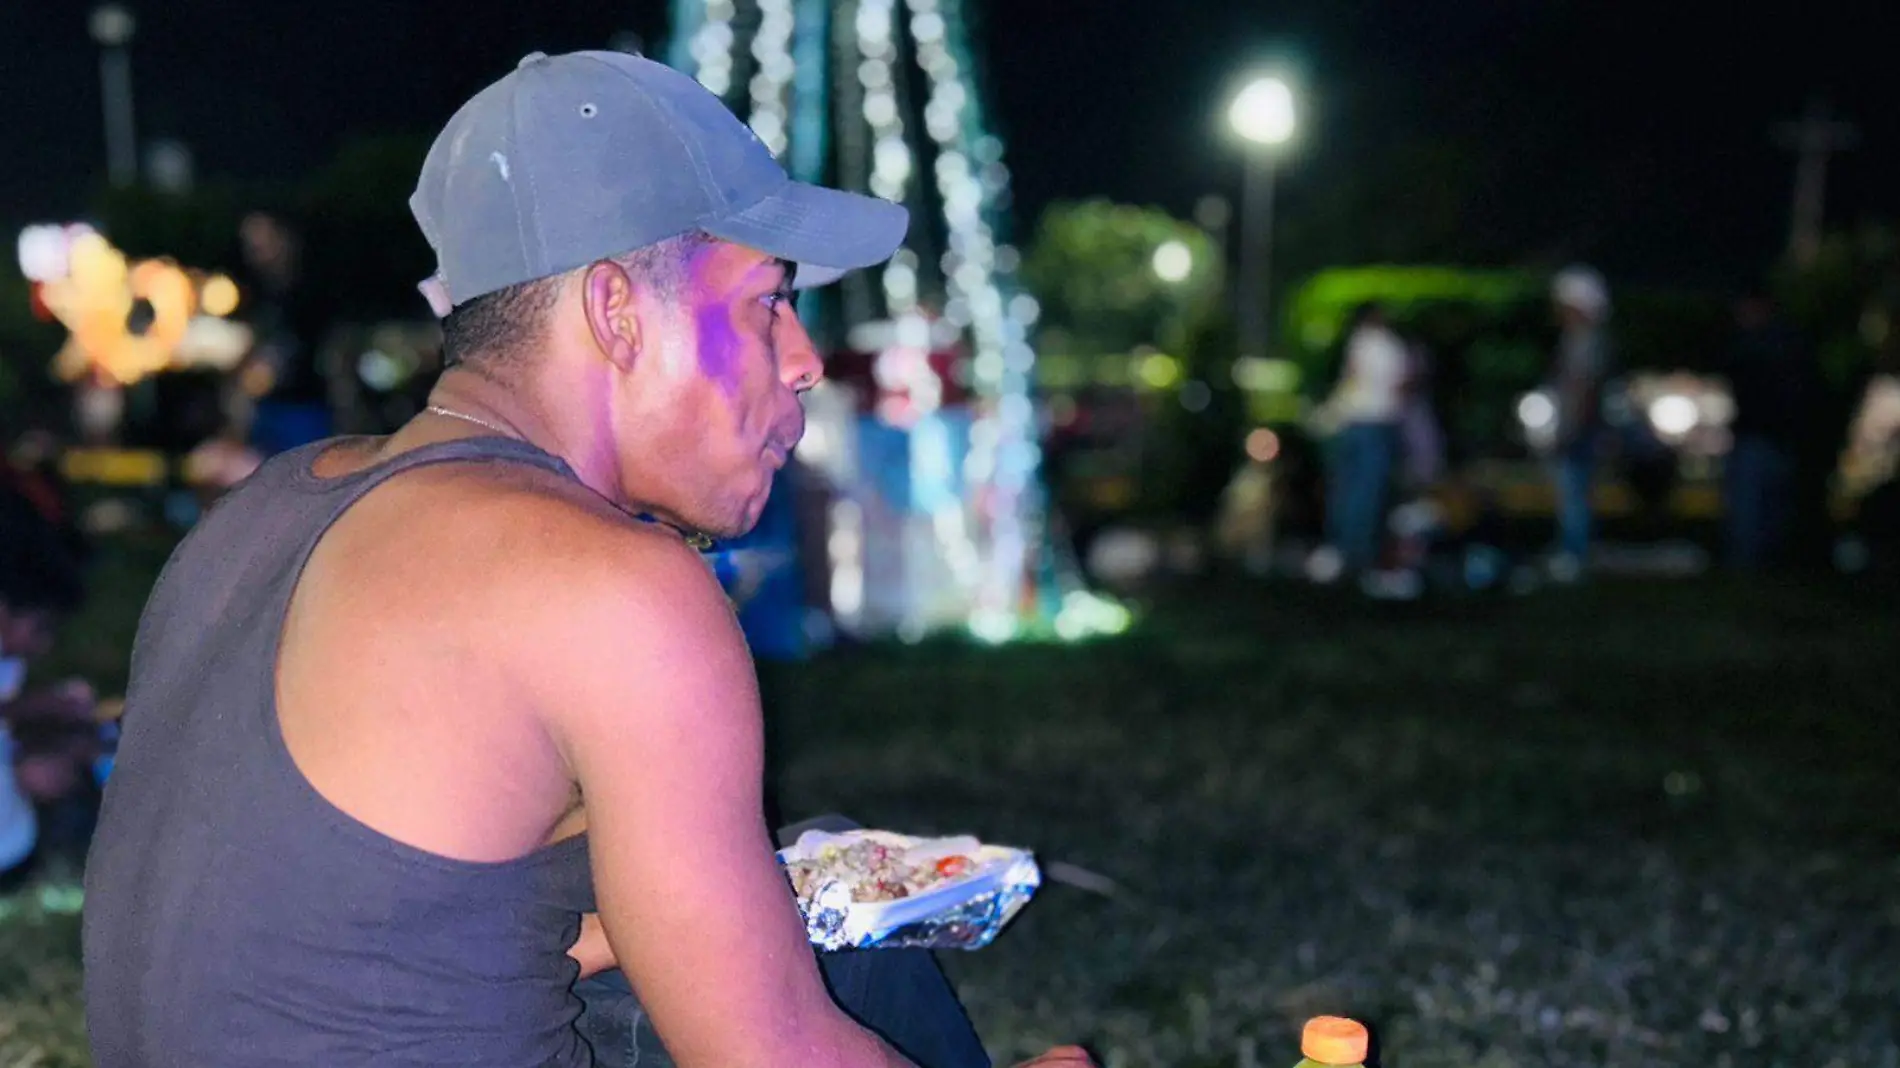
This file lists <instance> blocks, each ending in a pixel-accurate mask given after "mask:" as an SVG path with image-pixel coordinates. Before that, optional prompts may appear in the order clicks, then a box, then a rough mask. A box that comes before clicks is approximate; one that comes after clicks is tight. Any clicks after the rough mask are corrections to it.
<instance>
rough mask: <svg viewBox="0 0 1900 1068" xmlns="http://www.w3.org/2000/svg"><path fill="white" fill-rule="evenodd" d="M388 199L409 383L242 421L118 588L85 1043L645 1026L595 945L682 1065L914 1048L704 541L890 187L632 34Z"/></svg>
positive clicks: (520, 73)
mask: <svg viewBox="0 0 1900 1068" xmlns="http://www.w3.org/2000/svg"><path fill="white" fill-rule="evenodd" d="M411 204H412V207H413V208H414V210H415V214H416V218H417V221H418V222H419V223H420V224H421V226H422V230H423V233H424V234H425V235H426V236H427V237H428V239H429V241H430V243H431V245H432V246H433V247H434V248H435V251H436V255H437V258H438V263H439V267H440V279H439V283H438V285H437V286H436V287H435V288H436V289H437V291H438V295H439V296H442V297H444V298H446V301H445V302H446V303H447V304H448V305H449V306H450V310H449V311H448V315H447V318H446V319H445V321H444V323H443V333H444V339H445V350H446V354H447V358H448V359H449V360H450V361H451V362H452V363H453V364H454V367H453V369H451V370H449V371H448V372H446V373H445V374H444V375H443V376H442V379H441V382H440V383H439V384H438V386H437V387H436V389H435V391H434V393H433V394H432V395H431V398H430V400H431V403H430V406H429V408H428V410H427V412H426V413H424V414H422V415H420V416H418V417H417V418H416V419H415V420H413V421H412V422H410V423H409V424H408V425H407V426H404V427H403V428H402V429H401V430H399V431H397V432H396V433H395V434H394V435H392V436H390V437H388V438H383V439H373V440H364V439H356V440H344V441H335V442H320V443H317V444H315V445H311V446H307V447H304V448H301V449H296V450H292V451H290V452H288V453H284V454H282V455H280V456H278V457H275V458H273V459H272V460H271V461H269V462H268V463H266V464H265V465H264V466H263V467H262V468H261V469H260V470H259V471H258V473H257V474H255V475H254V476H253V477H252V478H250V479H249V480H248V481H246V482H245V483H244V484H243V485H241V486H239V487H238V488H237V489H235V490H234V491H233V492H232V493H231V494H230V495H229V496H227V497H226V498H224V499H223V500H222V501H220V503H219V504H218V506H217V507H216V508H214V509H213V510H212V511H211V512H210V513H209V514H208V515H207V516H206V517H205V519H204V520H203V522H202V523H201V524H200V525H199V526H198V527H197V528H196V529H195V530H194V531H193V532H192V534H191V536H190V537H188V538H187V539H186V540H185V542H184V544H183V545H182V546H181V547H180V548H179V550H178V551H177V553H176V555H174V557H173V559H172V561H171V563H170V564H169V566H168V567H167V568H166V571H165V574H164V576H163V578H162V579H161V580H160V582H159V585H158V587H157V589H156V590H155V591H154V592H153V594H152V598H151V602H150V604H149V605H148V607H147V609H146V612H145V615H144V617H143V619H142V621H141V624H140V628H139V635H138V640H137V644H136V646H135V648H134V651H133V657H132V681H131V686H130V689H129V691H128V693H127V695H126V710H125V713H124V718H123V724H124V726H123V734H122V738H121V743H120V748H119V753H118V758H117V763H116V766H115V768H114V771H113V775H112V780H111V783H110V785H109V787H108V789H107V792H106V799H105V807H104V811H103V814H102V817H101V826H100V831H99V835H98V838H97V839H96V842H95V847H94V851H93V854H92V857H91V859H90V862H89V865H88V868H87V873H86V914H85V967H86V979H85V981H86V1011H87V1017H88V1023H89V1028H90V1032H91V1039H92V1045H93V1052H94V1056H95V1058H96V1061H97V1064H98V1068H160V1066H167V1068H169V1066H176V1068H238V1066H243V1068H266V1066H277V1065H281V1066H322V1068H346V1066H352V1065H365V1066H367V1065H376V1066H400V1065H414V1066H425V1065H426V1066H429V1068H440V1066H443V1065H457V1066H462V1068H484V1066H494V1068H547V1066H555V1068H563V1066H581V1065H587V1064H590V1063H593V1061H594V1058H595V1057H598V1058H599V1059H600V1060H601V1061H602V1062H603V1063H610V1064H628V1063H631V1058H632V1056H633V1054H632V1052H631V1051H630V1050H628V1049H624V1048H602V1049H595V1050H592V1051H591V1052H590V1050H589V1048H588V1047H587V1045H586V1044H585V1043H584V1042H583V1040H582V1037H581V1035H580V1033H579V1032H578V1031H577V1030H576V1028H575V1027H574V1020H575V1018H576V1016H577V1014H578V1013H579V1011H580V1005H579V1002H578V1001H577V999H576V998H575V996H574V994H573V992H572V987H573V984H574V982H575V979H576V977H577V975H589V974H594V973H600V972H604V971H607V970H609V969H614V968H618V969H619V970H620V971H621V972H622V973H624V975H625V977H626V979H627V981H628V982H627V988H628V989H629V990H630V991H632V992H637V995H638V1006H639V1008H638V1010H631V1009H630V1010H629V1011H640V1012H642V1013H644V1014H645V1015H646V1016H647V1017H650V1019H651V1023H652V1027H653V1030H654V1031H655V1032H657V1034H658V1036H659V1037H660V1039H661V1040H662V1041H663V1042H664V1044H665V1047H666V1050H667V1052H668V1053H670V1055H671V1057H672V1058H673V1059H674V1060H675V1061H676V1062H677V1063H678V1064H680V1065H683V1066H688V1068H748V1066H785V1068H829V1066H884V1065H898V1064H905V1063H908V1062H907V1060H906V1058H905V1056H904V1054H903V1053H900V1051H899V1049H898V1048H895V1047H894V1046H893V1045H892V1044H891V1043H889V1042H886V1041H885V1040H884V1039H882V1038H880V1037H879V1035H878V1034H876V1033H874V1032H873V1030H871V1029H870V1028H868V1027H867V1026H865V1024H864V1023H861V1022H860V1021H858V1020H856V1019H854V1018H853V1017H852V1016H851V1015H849V1014H848V1013H847V1012H846V1011H844V1009H842V1008H840V1006H839V1005H838V1004H837V1003H835V1002H834V1001H833V999H832V997H831V996H829V994H828V993H827V991H826V988H825V986H824V984H823V982H822V981H821V979H820V972H819V968H818V965H817V963H816V961H815V960H814V956H813V954H812V952H811V949H810V946H809V945H808V944H807V942H806V939H805V933H804V929H803V926H802V925H801V923H800V921H799V917H798V913H797V909H796V907H795V905H794V902H793V900H792V897H791V894H790V891H789V889H788V887H787V884H786V880H785V878H784V876H783V874H782V872H781V871H780V870H779V868H778V867H777V864H776V861H775V858H774V856H773V843H772V840H771V837H770V835H768V833H767V830H766V827H765V826H764V820H763V817H762V797H761V775H762V756H761V751H762V741H761V735H762V729H761V723H760V718H761V717H760V709H759V698H758V691H757V684H756V680H755V678H754V675H753V671H752V663H751V660H750V658H749V656H748V655H747V651H746V648H745V643H744V640H743V637H742V635H741V633H740V631H739V628H738V626H737V625H736V623H735V621H734V619H733V614H732V611H731V608H730V606H729V605H728V604H727V602H726V600H725V598H724V596H723V595H722V593H721V590H720V588H719V585H718V583H717V582H716V581H715V579H714V577H713V575H712V573H711V572H710V570H709V569H708V568H707V567H706V565H705V563H704V562H703V561H702V560H701V559H700V557H699V555H698V553H697V552H695V551H694V545H693V543H694V542H695V541H697V540H698V538H697V535H698V534H699V533H700V532H705V533H706V534H710V535H715V536H728V535H733V534H737V533H740V532H742V531H744V530H746V529H748V528H749V527H751V526H752V525H753V524H754V523H755V522H756V521H757V519H758V516H759V512H760V509H761V508H762V507H763V506H764V504H765V500H766V497H767V494H768V493H769V492H770V490H771V487H772V481H773V475H774V473H775V472H776V471H777V470H778V469H779V468H780V467H782V466H783V465H784V463H785V461H786V458H787V456H788V455H789V454H790V452H791V450H792V447H793V446H794V444H796V442H797V441H798V439H799V436H800V435H801V434H802V432H803V429H804V417H803V413H802V410H801V408H800V403H799V395H800V394H801V393H803V392H804V391H805V390H807V389H809V388H811V386H812V385H813V384H814V383H816V382H817V380H818V378H819V377H820V375H821V374H822V373H823V368H822V366H821V365H820V361H819V357H818V354H817V353H816V352H815V351H814V349H813V346H812V343H811V339H810V338H809V337H807V336H806V334H805V331H804V329H803V328H802V327H801V326H800V325H799V323H798V319H797V318H796V316H795V315H794V314H793V312H792V308H791V301H790V296H791V291H792V287H793V285H794V283H795V282H796V283H797V284H801V285H804V284H817V283H819V282H822V281H824V280H827V279H829V278H832V277H836V276H837V275H838V274H839V273H841V272H843V271H846V270H850V269H854V268H859V267H864V266H867V265H871V264H875V263H878V262H881V261H882V260H884V259H885V258H887V257H889V256H890V255H891V254H892V252H893V251H894V250H895V249H896V248H897V246H898V244H899V242H900V241H901V239H902V237H903V235H904V230H905V226H906V216H905V213H904V211H903V209H901V208H898V207H896V206H894V205H890V204H886V203H882V202H879V201H875V200H871V199H869V198H865V197H859V196H855V195H850V194H844V193H839V192H835V191H831V190H825V189H819V188H815V187H811V186H805V185H801V184H797V183H793V182H791V181H789V180H788V179H787V178H786V176H785V173H784V172H783V171H782V170H781V169H780V168H779V166H778V165H777V163H776V162H775V161H773V159H772V158H771V156H770V154H769V153H768V152H767V151H766V149H765V148H764V147H763V146H762V145H761V144H760V143H759V142H758V140H757V139H756V138H754V137H753V136H752V135H751V133H750V132H749V131H748V130H747V129H746V128H745V127H744V126H743V125H742V124H740V123H739V121H738V120H737V119H735V118H734V117H733V116H732V114H731V113H730V112H728V111H726V110H725V108H724V107H723V105H722V104H721V103H720V102H719V100H718V99H717V98H716V97H714V96H712V95H711V94H710V93H708V92H707V91H706V90H704V89H703V88H701V87H700V86H699V85H698V84H697V83H695V82H694V81H693V80H692V79H690V78H688V77H686V76H684V75H681V74H679V73H677V72H675V71H672V70H669V69H667V68H665V67H662V66H660V65H658V64H655V63H651V62H648V61H646V60H644V59H639V58H636V57H633V56H630V55H625V54H621V53H579V54H574V55H567V56H560V57H554V58H550V57H547V56H543V55H538V54H537V55H533V56H529V57H528V58H527V59H525V60H523V61H522V63H521V64H520V66H519V68H518V69H516V70H515V71H514V72H512V73H511V74H509V75H508V76H506V77H504V78H503V79H501V80H500V81H499V82H497V83H496V84H494V85H492V86H490V87H489V88H487V89H485V90H483V91H482V92H481V93H479V94H477V95H476V96H475V97H474V99H472V100H470V101H469V102H468V103H467V104H466V105H464V106H463V108H462V109H461V110H460V111H458V112H457V113H456V115H455V116H454V117H453V118H452V119H451V120H450V121H449V124H448V127H447V129H445V130H444V131H443V133H442V135H441V136H440V137H439V138H438V139H437V141H436V143H435V145H434V147H433V148H432V149H431V150H430V153H429V156H428V159H427V161H426V162H425V164H424V166H423V172H422V177H421V181H420V184H419V187H418V188H417V190H416V193H415V196H414V198H413V200H412V201H411ZM378 252H379V250H376V249H365V250H363V254H365V255H376V254H378ZM955 1008H956V1006H955V1004H954V1001H948V1002H947V1003H946V1002H945V1001H944V1000H942V999H939V1000H938V1001H937V1002H935V1003H929V1004H924V1003H919V1004H915V1005H912V1006H910V1007H908V1009H906V1008H905V1007H904V1006H901V1005H900V1006H898V1007H897V1008H896V1010H895V1015H896V1016H897V1017H898V1018H897V1019H891V1020H886V1021H882V1023H883V1024H884V1026H883V1027H881V1028H880V1030H887V1031H888V1032H890V1033H892V1034H895V1033H897V1032H898V1031H900V1030H901V1029H902V1025H904V1024H905V1023H906V1022H908V1021H910V1020H911V1019H914V1018H922V1017H926V1016H929V1015H931V1014H943V1013H946V1012H953V1011H955ZM873 1026H876V1024H873ZM901 1044H902V1043H901V1041H900V1042H899V1045H901ZM979 1053H980V1051H979ZM1040 1063H1043V1064H1048V1065H1054V1064H1058V1063H1060V1064H1084V1063H1086V1058H1085V1056H1084V1055H1083V1054H1081V1053H1080V1052H1079V1051H1077V1050H1073V1049H1063V1050H1057V1051H1052V1053H1051V1054H1049V1055H1047V1056H1046V1057H1045V1058H1043V1059H1042V1061H1041V1062H1040Z"/></svg>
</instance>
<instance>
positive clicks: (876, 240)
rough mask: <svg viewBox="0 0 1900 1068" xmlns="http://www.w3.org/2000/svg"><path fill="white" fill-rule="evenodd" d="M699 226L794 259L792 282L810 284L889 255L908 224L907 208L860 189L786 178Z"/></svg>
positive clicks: (801, 286) (803, 286) (824, 281)
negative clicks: (740, 207)
mask: <svg viewBox="0 0 1900 1068" xmlns="http://www.w3.org/2000/svg"><path fill="white" fill-rule="evenodd" d="M704 229H705V231H706V232H707V233H709V234H711V235H713V236H714V237H717V238H721V239H723V240H726V241H731V242H734V243H735V244H740V245H745V246H746V247H748V248H755V249H758V250H759V251H760V252H764V253H767V254H769V255H772V256H777V257H778V258H780V259H784V260H790V261H792V262H793V263H796V264H798V275H797V277H796V279H795V280H794V282H793V285H794V286H795V287H796V288H798V289H811V288H813V287H814V286H822V285H825V284H827V283H829V282H835V281H837V280H838V279H839V278H841V277H843V276H844V275H845V274H848V273H849V272H851V271H855V270H859V269H860V268H864V267H874V266H876V265H877V264H880V263H883V262H884V261H885V260H888V259H890V258H891V256H892V255H893V254H895V253H896V252H897V250H898V248H899V247H901V246H902V245H903V243H904V235H905V234H906V233H908V232H909V230H910V212H909V211H907V210H905V208H904V206H903V205H901V204H893V203H891V202H890V201H888V200H879V199H878V198H876V197H868V196H865V195H863V194H861V193H847V192H844V191H843V190H838V189H826V188H824V187H823V186H816V185H807V184H805V183H804V182H787V183H785V184H784V185H783V186H780V187H779V188H778V189H777V190H776V191H774V192H773V193H771V194H769V195H767V196H766V197H764V198H763V199H761V200H759V201H758V202H757V203H755V204H753V205H752V206H751V207H748V208H746V209H745V210H744V211H740V212H735V213H734V214H732V215H728V216H726V217H725V218H723V219H718V220H715V221H712V222H708V223H706V224H705V226H704Z"/></svg>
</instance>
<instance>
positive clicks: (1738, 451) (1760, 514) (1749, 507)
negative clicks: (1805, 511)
mask: <svg viewBox="0 0 1900 1068" xmlns="http://www.w3.org/2000/svg"><path fill="white" fill-rule="evenodd" d="M1726 474H1727V476H1728V478H1727V485H1726V486H1725V487H1724V489H1725V493H1724V496H1725V497H1726V500H1724V501H1723V511H1724V513H1725V518H1726V519H1727V521H1728V524H1727V525H1728V556H1729V564H1730V566H1732V567H1734V568H1736V569H1738V570H1742V571H1753V570H1756V569H1758V568H1761V567H1765V566H1767V565H1769V564H1772V563H1776V562H1777V560H1778V558H1779V556H1780V554H1781V550H1782V546H1783V543H1784V542H1785V541H1786V539H1787V534H1788V525H1789V517H1790V515H1791V514H1792V513H1793V511H1794V481H1795V457H1794V451H1793V450H1792V449H1790V448H1788V447H1787V446H1785V445H1782V444H1780V443H1779V442H1776V441H1774V440H1773V439H1771V438H1765V437H1761V436H1759V435H1755V434H1741V435H1738V436H1737V437H1736V439H1735V448H1734V449H1733V450H1732V451H1730V453H1729V457H1728V471H1727V472H1726Z"/></svg>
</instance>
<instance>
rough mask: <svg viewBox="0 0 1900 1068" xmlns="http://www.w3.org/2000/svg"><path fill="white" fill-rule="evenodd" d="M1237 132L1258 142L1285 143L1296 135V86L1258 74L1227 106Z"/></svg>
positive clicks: (1257, 143)
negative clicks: (1294, 100)
mask: <svg viewBox="0 0 1900 1068" xmlns="http://www.w3.org/2000/svg"><path fill="white" fill-rule="evenodd" d="M1227 121H1228V122H1230V123H1232V124H1233V127H1234V132H1235V133H1237V134H1239V135H1240V136H1241V137H1243V138H1245V139H1247V140H1249V141H1252V142H1253V143H1254V144H1256V145H1269V146H1271V145H1283V144H1286V143H1287V141H1289V140H1291V139H1292V137H1293V129H1294V109H1293V90H1292V89H1291V88H1290V87H1289V86H1288V85H1287V84H1286V83H1285V82H1283V81H1281V80H1280V79H1278V78H1272V77H1268V78H1255V79H1254V80H1253V81H1251V82H1248V83H1247V87H1246V88H1244V89H1242V90H1241V91H1240V92H1239V94H1238V95H1236V96H1235V97H1234V102H1233V104H1232V105H1231V106H1230V107H1228V109H1227Z"/></svg>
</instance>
